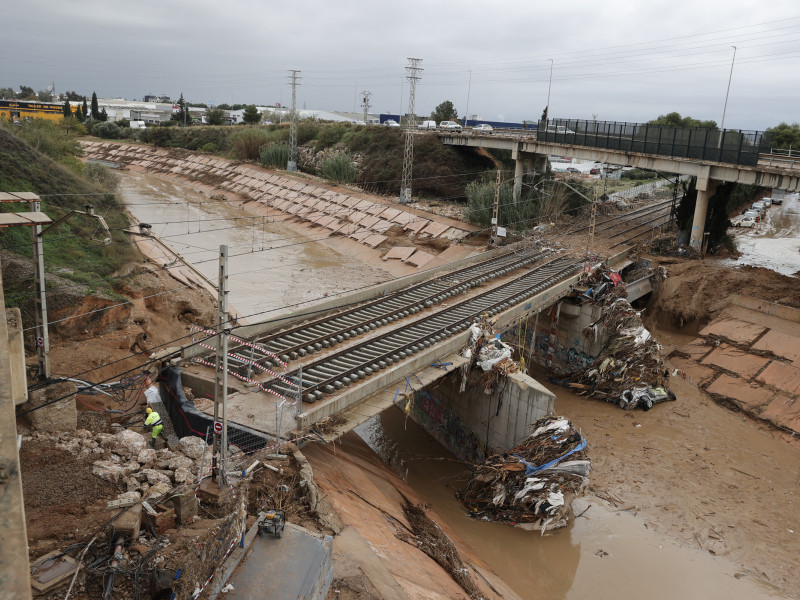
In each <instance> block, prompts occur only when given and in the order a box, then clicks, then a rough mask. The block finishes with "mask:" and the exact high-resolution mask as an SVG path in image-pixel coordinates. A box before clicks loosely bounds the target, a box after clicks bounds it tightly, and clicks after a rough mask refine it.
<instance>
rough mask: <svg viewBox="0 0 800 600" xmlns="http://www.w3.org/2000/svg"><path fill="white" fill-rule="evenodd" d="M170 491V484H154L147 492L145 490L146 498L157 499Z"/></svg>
mask: <svg viewBox="0 0 800 600" xmlns="http://www.w3.org/2000/svg"><path fill="white" fill-rule="evenodd" d="M171 489H172V484H170V483H164V482H160V483H156V484H155V485H153V486H152V487H151V488H150V489H149V490H147V496H146V497H147V498H157V497H158V496H163V495H164V494H166V493H167V492H168V491H170V490H171Z"/></svg>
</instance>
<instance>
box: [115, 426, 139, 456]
mask: <svg viewBox="0 0 800 600" xmlns="http://www.w3.org/2000/svg"><path fill="white" fill-rule="evenodd" d="M116 438H117V443H116V445H115V446H114V452H116V453H117V454H122V455H123V456H127V457H132V456H138V455H139V452H141V451H142V450H144V449H145V448H147V441H146V440H145V438H144V436H143V435H142V434H141V433H136V432H135V431H131V430H130V429H123V430H122V431H120V432H119V433H118V434H117V435H116Z"/></svg>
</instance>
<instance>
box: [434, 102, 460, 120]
mask: <svg viewBox="0 0 800 600" xmlns="http://www.w3.org/2000/svg"><path fill="white" fill-rule="evenodd" d="M431 119H433V120H434V121H436V123H437V124H438V123H441V122H442V121H455V120H456V119H458V111H457V110H456V107H455V106H453V103H452V102H451V101H450V100H445V101H444V102H442V103H441V104H440V105H439V106H437V107H436V108H435V109H434V111H433V112H432V113H431Z"/></svg>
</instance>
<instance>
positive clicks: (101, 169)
mask: <svg viewBox="0 0 800 600" xmlns="http://www.w3.org/2000/svg"><path fill="white" fill-rule="evenodd" d="M81 174H82V175H83V178H84V179H86V180H88V181H90V182H92V183H96V184H98V185H99V186H101V187H102V188H103V189H106V190H114V189H116V188H117V185H118V184H119V176H118V175H117V174H116V173H114V171H113V170H111V169H109V168H108V167H106V166H103V165H101V164H100V163H96V162H89V163H86V164H85V165H84V167H83V172H82V173H81Z"/></svg>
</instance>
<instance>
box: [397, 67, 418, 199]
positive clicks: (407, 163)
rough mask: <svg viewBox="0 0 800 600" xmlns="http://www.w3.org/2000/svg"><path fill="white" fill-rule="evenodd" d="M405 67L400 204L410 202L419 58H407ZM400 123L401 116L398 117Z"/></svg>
mask: <svg viewBox="0 0 800 600" xmlns="http://www.w3.org/2000/svg"><path fill="white" fill-rule="evenodd" d="M408 63H409V64H408V66H407V67H406V79H408V118H407V120H406V145H405V151H404V153H403V180H402V182H401V184H400V204H408V203H409V202H411V179H412V177H411V167H412V164H413V162H414V127H415V125H416V117H415V115H414V96H415V95H416V91H417V81H419V80H420V79H421V77H420V76H419V73H420V71H422V67H420V66H419V65H420V64H421V63H422V59H421V58H409V59H408ZM400 120H401V121H402V115H401V116H400Z"/></svg>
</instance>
